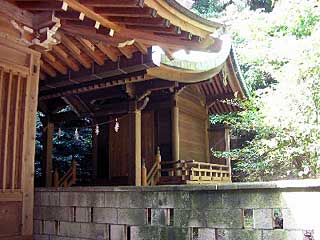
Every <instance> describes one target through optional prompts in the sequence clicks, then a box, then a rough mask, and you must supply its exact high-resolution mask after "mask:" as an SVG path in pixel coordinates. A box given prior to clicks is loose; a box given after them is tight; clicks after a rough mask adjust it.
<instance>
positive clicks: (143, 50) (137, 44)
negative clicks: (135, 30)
mask: <svg viewBox="0 0 320 240" xmlns="http://www.w3.org/2000/svg"><path fill="white" fill-rule="evenodd" d="M134 46H135V47H136V48H138V50H139V51H140V52H141V53H142V54H143V55H145V54H147V53H148V48H147V47H146V46H145V45H144V44H143V43H140V42H137V41H135V42H134Z"/></svg>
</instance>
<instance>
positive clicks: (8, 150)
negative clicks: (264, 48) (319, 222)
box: [0, 0, 247, 239]
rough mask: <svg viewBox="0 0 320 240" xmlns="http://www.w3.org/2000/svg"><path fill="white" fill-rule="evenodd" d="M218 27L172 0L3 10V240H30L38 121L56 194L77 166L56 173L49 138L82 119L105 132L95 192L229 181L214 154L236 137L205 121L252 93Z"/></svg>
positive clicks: (71, 1) (9, 4)
mask: <svg viewBox="0 0 320 240" xmlns="http://www.w3.org/2000/svg"><path fill="white" fill-rule="evenodd" d="M222 28H223V24H221V23H218V22H212V21H208V20H206V19H203V18H201V17H199V16H197V15H195V14H193V13H192V12H190V11H189V10H187V9H185V8H184V7H182V6H181V5H179V4H178V3H177V2H176V1H174V0H125V1H114V0H103V1H100V0H50V1H49V0H37V1H25V0H0V114H1V115H0V160H1V161H0V184H1V185H0V186H1V187H0V189H1V190H0V212H1V213H3V214H0V239H14V238H17V239H21V238H22V237H23V238H26V239H27V238H29V239H31V238H32V219H33V216H32V215H33V178H34V143H35V119H36V112H37V110H38V111H41V112H42V113H43V114H44V116H45V121H44V123H45V129H46V131H45V135H46V140H45V141H44V149H45V156H46V157H45V161H44V162H43V163H42V170H43V174H44V175H45V178H44V180H43V181H44V182H45V185H46V186H48V187H49V186H52V185H53V183H55V184H56V185H59V184H60V185H63V186H69V185H72V184H74V183H75V182H76V170H75V169H76V163H75V162H74V163H73V164H72V168H71V169H70V171H69V173H68V174H67V175H65V176H60V178H59V174H58V173H57V172H54V169H53V167H52V138H53V134H54V131H55V129H56V127H57V126H59V124H60V123H62V122H67V121H71V120H75V121H77V120H79V119H82V118H84V117H86V118H89V119H90V121H91V125H92V126H97V125H98V126H99V124H100V125H101V127H100V134H99V136H98V135H96V134H93V136H92V138H93V151H92V159H88V161H92V166H93V170H92V184H93V185H99V184H100V185H101V184H103V185H115V184H121V185H141V184H143V185H144V184H157V183H161V184H177V183H201V182H206V183H207V182H221V181H230V163H229V162H228V160H217V159H214V158H212V157H211V154H210V147H212V146H215V145H217V146H216V147H217V149H219V150H226V149H228V147H229V145H228V129H225V128H222V129H220V128H219V129H211V128H210V127H209V122H208V117H209V114H223V113H227V112H232V111H239V110H241V108H240V106H239V105H238V104H237V102H236V101H235V99H240V100H241V99H245V98H246V97H247V92H246V88H245V85H244V83H243V82H242V80H241V76H240V74H239V69H238V66H237V64H236V59H235V55H234V52H233V50H232V48H231V42H230V39H228V37H226V36H225V35H224V34H223V30H222ZM218 31H219V32H220V35H219V34H216V33H218ZM213 33H215V35H216V37H213V36H212V34H213ZM67 106H68V108H69V109H70V110H69V111H64V112H61V109H66V107H67ZM105 122H108V123H110V124H103V126H102V123H105ZM115 122H118V123H119V124H120V129H119V130H118V131H114V123H115ZM75 127H76V126H75ZM93 133H94V130H93ZM219 139H220V140H219ZM221 142H222V143H223V144H220V143H221ZM218 143H219V144H218ZM158 147H159V149H160V152H158V151H157V149H158ZM160 155H161V161H160ZM160 166H161V167H160ZM101 169H103V171H101ZM61 177H62V179H61Z"/></svg>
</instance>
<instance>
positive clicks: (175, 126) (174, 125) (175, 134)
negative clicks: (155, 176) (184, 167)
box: [171, 97, 180, 161]
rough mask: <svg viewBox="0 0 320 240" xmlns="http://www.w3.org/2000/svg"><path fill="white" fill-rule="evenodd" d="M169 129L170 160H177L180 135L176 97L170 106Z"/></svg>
mask: <svg viewBox="0 0 320 240" xmlns="http://www.w3.org/2000/svg"><path fill="white" fill-rule="evenodd" d="M171 131H172V160H173V161H178V160H179V158H180V137H179V108H178V106H177V103H176V98H175V97H174V99H173V106H172V108H171Z"/></svg>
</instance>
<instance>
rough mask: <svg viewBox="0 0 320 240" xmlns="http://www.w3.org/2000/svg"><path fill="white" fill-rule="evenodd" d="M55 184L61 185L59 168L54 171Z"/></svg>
mask: <svg viewBox="0 0 320 240" xmlns="http://www.w3.org/2000/svg"><path fill="white" fill-rule="evenodd" d="M53 186H54V187H59V172H58V169H57V168H56V169H55V170H54V173H53Z"/></svg>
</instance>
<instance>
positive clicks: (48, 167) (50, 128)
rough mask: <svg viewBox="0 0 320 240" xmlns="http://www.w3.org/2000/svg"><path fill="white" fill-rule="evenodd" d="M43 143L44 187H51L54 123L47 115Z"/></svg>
mask: <svg viewBox="0 0 320 240" xmlns="http://www.w3.org/2000/svg"><path fill="white" fill-rule="evenodd" d="M45 129H46V131H45V136H44V137H45V144H44V146H43V147H44V149H43V150H44V164H43V175H44V178H45V179H44V180H45V186H46V187H52V148H53V144H52V140H53V133H54V123H52V122H50V119H49V117H47V121H46V126H45Z"/></svg>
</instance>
